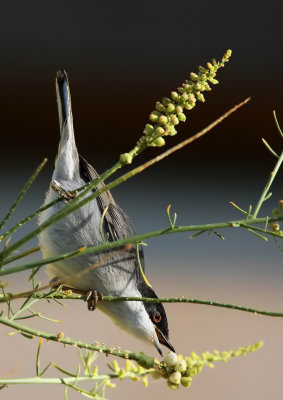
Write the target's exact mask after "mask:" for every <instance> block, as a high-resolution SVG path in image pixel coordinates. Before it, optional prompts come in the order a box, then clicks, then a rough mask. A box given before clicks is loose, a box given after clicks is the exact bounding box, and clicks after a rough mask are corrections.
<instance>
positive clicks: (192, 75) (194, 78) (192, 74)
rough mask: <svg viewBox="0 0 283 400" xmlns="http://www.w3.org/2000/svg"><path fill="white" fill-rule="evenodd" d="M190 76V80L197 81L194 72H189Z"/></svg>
mask: <svg viewBox="0 0 283 400" xmlns="http://www.w3.org/2000/svg"><path fill="white" fill-rule="evenodd" d="M190 78H191V80H192V81H197V80H198V75H197V74H195V73H194V72H191V73H190Z"/></svg>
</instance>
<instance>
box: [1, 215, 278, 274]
mask: <svg viewBox="0 0 283 400" xmlns="http://www.w3.org/2000/svg"><path fill="white" fill-rule="evenodd" d="M281 220H283V216H282V217H272V218H269V222H276V221H281ZM265 222H266V218H250V219H249V220H247V221H246V220H235V221H228V222H219V223H215V224H205V225H188V226H178V227H175V228H167V229H161V230H156V231H153V232H147V233H143V234H140V235H136V236H132V237H130V238H126V239H121V240H117V241H115V242H109V243H102V244H101V245H97V246H91V247H87V248H85V247H84V248H81V249H78V250H76V251H72V252H69V253H65V254H61V255H58V256H53V257H47V258H44V259H41V260H37V261H33V262H30V263H27V264H21V265H17V266H15V267H11V268H6V269H2V270H0V276H4V275H9V274H14V273H17V272H20V271H24V270H28V269H32V268H34V267H40V266H43V265H47V264H51V263H54V262H56V261H60V260H63V259H67V258H74V257H77V256H79V255H82V254H93V253H100V252H104V251H106V250H110V249H114V248H117V247H124V246H126V245H127V244H129V243H132V244H137V243H139V242H142V241H144V240H146V239H150V238H153V237H158V236H162V235H169V234H173V233H181V232H190V231H191V232H192V231H210V230H214V229H225V228H232V227H233V228H234V227H241V228H244V229H255V230H258V231H262V230H261V229H260V228H255V227H253V226H252V224H264V223H265ZM263 232H264V233H265V234H266V235H271V236H275V237H277V238H280V239H282V236H281V234H280V233H278V232H273V231H265V230H264V231H263Z"/></svg>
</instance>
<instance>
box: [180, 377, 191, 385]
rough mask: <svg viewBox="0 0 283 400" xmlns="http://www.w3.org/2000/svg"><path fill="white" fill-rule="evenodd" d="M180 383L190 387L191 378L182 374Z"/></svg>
mask: <svg viewBox="0 0 283 400" xmlns="http://www.w3.org/2000/svg"><path fill="white" fill-rule="evenodd" d="M181 384H182V385H183V386H184V387H190V386H191V384H192V378H191V377H190V376H183V377H182V378H181Z"/></svg>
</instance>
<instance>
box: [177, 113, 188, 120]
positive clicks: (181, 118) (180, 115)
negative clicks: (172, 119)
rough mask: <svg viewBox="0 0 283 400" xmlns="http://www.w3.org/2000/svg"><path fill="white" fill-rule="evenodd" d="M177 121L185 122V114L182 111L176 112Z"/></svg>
mask: <svg viewBox="0 0 283 400" xmlns="http://www.w3.org/2000/svg"><path fill="white" fill-rule="evenodd" d="M177 116H178V119H179V121H181V122H185V121H186V116H185V114H184V113H178V114H177Z"/></svg>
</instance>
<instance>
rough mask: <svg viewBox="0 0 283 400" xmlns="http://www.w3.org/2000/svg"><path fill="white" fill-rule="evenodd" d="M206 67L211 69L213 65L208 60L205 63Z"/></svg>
mask: <svg viewBox="0 0 283 400" xmlns="http://www.w3.org/2000/svg"><path fill="white" fill-rule="evenodd" d="M206 65H207V68H208V69H210V70H213V69H214V68H213V65H212V64H211V63H210V62H208V63H207V64H206Z"/></svg>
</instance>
